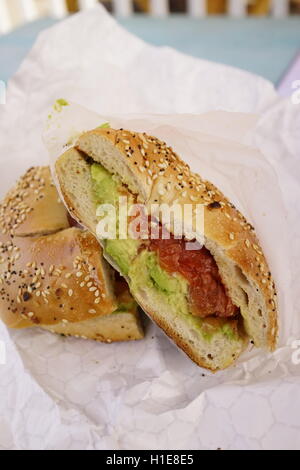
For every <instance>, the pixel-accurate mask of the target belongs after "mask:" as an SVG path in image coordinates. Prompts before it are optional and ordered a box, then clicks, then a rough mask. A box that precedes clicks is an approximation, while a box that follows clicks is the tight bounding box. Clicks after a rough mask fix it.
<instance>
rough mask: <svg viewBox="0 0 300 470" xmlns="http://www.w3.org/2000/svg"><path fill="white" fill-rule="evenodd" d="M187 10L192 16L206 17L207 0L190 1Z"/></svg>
mask: <svg viewBox="0 0 300 470" xmlns="http://www.w3.org/2000/svg"><path fill="white" fill-rule="evenodd" d="M187 10H188V13H189V15H191V16H197V17H199V16H205V15H206V13H207V10H206V0H188V2H187Z"/></svg>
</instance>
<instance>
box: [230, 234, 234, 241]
mask: <svg viewBox="0 0 300 470" xmlns="http://www.w3.org/2000/svg"><path fill="white" fill-rule="evenodd" d="M229 238H230V240H234V233H232V232H231V233H230V234H229Z"/></svg>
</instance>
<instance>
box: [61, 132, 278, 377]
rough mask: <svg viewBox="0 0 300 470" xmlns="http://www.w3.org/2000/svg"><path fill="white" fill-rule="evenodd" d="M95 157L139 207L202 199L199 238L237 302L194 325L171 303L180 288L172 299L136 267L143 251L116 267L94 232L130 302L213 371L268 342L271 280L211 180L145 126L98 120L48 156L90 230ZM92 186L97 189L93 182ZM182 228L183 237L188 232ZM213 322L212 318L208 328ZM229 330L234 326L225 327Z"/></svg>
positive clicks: (271, 335)
mask: <svg viewBox="0 0 300 470" xmlns="http://www.w3.org/2000/svg"><path fill="white" fill-rule="evenodd" d="M95 163H96V164H97V165H98V166H99V168H100V169H102V168H103V169H104V171H106V172H107V173H108V174H109V175H110V176H112V179H113V181H115V182H116V184H117V185H118V187H120V188H121V189H122V194H124V193H125V194H128V196H129V197H131V198H132V197H133V198H135V199H136V200H138V202H139V203H143V204H145V205H146V207H147V208H150V206H151V204H154V203H160V204H162V203H167V204H169V205H172V204H173V203H174V202H176V204H179V205H181V206H183V205H184V204H191V203H192V204H201V205H202V206H204V222H205V233H204V235H205V240H204V246H205V248H206V250H208V252H209V253H210V255H211V256H212V257H213V259H214V261H215V263H216V265H217V269H218V272H219V275H220V278H221V280H222V283H223V286H224V288H225V289H226V292H227V294H228V296H229V298H230V299H231V301H232V303H233V304H234V305H235V307H236V308H238V309H239V316H238V324H235V325H233V324H232V320H231V319H230V318H228V319H222V321H221V320H220V319H219V318H217V319H216V318H215V315H212V318H204V319H201V321H200V320H199V319H197V321H198V323H199V325H200V326H199V325H198V324H197V325H196V320H195V317H194V315H193V314H192V312H191V311H188V312H187V311H185V314H181V313H180V314H179V313H178V306H177V305H176V304H177V301H181V300H182V297H183V296H184V295H186V296H188V295H189V294H188V292H185V293H182V295H181V298H180V299H179V297H178V296H177V292H176V289H175V291H174V294H173V295H170V296H168V297H167V296H166V295H165V296H164V295H162V293H161V292H158V291H157V289H156V287H157V286H155V285H151V283H150V282H149V277H147V275H144V273H145V272H146V271H147V269H148V267H147V263H148V264H149V262H148V258H145V259H144V262H143V259H142V258H141V257H142V256H143V254H141V253H140V249H139V250H137V251H136V253H135V254H133V255H132V257H131V259H130V260H129V261H130V263H129V264H130V269H129V271H126V272H124V268H123V266H122V263H121V262H120V257H119V256H114V255H113V256H112V252H111V250H109V249H108V245H107V241H105V240H102V245H103V247H104V255H105V257H106V258H107V259H108V260H109V261H110V263H111V264H112V265H113V266H114V267H115V268H116V269H118V270H119V271H120V272H121V273H122V274H123V275H125V277H126V280H127V281H128V283H129V286H130V289H131V292H132V294H133V296H134V297H135V299H136V300H137V302H138V303H139V304H140V305H141V306H142V307H143V309H144V310H145V311H146V312H147V313H148V314H149V316H150V317H151V318H152V319H153V320H154V321H155V322H156V323H157V324H158V325H159V326H160V327H161V328H162V329H163V330H164V331H165V332H166V333H167V335H168V336H169V337H171V338H172V339H173V340H174V341H175V343H176V344H177V345H178V346H179V347H180V348H181V349H183V350H184V351H185V352H186V353H187V354H188V355H189V357H190V358H191V359H192V360H194V361H195V362H196V363H197V364H198V365H200V366H203V367H205V368H208V369H211V370H213V371H216V370H219V369H224V368H226V367H228V366H229V365H231V364H232V363H233V362H234V361H235V360H236V358H237V357H238V356H239V355H240V354H241V352H242V351H243V350H244V348H245V347H246V346H247V344H248V343H249V341H250V340H251V341H252V342H254V344H255V345H256V346H257V347H259V348H264V349H267V350H271V351H272V350H274V349H275V347H276V341H277V334H278V326H277V301H276V295H277V294H276V289H275V284H274V281H273V279H272V276H271V273H270V270H269V267H268V264H267V261H266V259H265V256H264V254H263V251H262V248H261V247H260V244H259V241H258V239H257V236H256V234H255V231H254V228H253V227H252V226H251V224H249V223H248V222H247V220H246V219H245V217H244V216H243V215H242V214H241V213H240V212H239V211H238V210H237V209H236V208H235V207H234V206H233V204H231V203H230V201H228V199H226V197H225V196H224V195H223V194H222V193H221V192H220V191H219V190H218V189H217V188H216V187H215V186H214V185H213V184H211V183H210V182H208V181H204V180H203V179H202V178H201V177H200V176H198V175H196V174H194V173H192V172H191V170H190V168H189V167H188V165H187V164H186V163H184V162H183V161H182V160H181V159H180V158H179V157H178V155H177V154H176V153H175V152H173V150H172V149H171V148H170V147H168V146H167V144H166V143H164V142H162V141H160V140H158V139H157V138H155V137H152V136H148V135H146V134H140V133H135V132H130V131H125V130H123V129H121V130H114V129H101V128H99V129H95V130H92V131H90V132H87V133H84V134H83V135H82V136H81V137H80V138H79V140H78V142H77V144H76V146H75V147H74V148H71V149H69V150H68V151H67V152H65V153H64V154H63V155H62V156H61V157H60V158H58V160H57V162H56V174H57V177H58V181H59V185H60V190H61V193H62V195H63V198H64V201H65V203H66V205H67V207H68V209H69V211H70V213H71V215H72V216H73V217H74V218H76V219H77V220H78V221H79V222H80V223H81V224H83V225H84V226H85V227H87V228H88V229H89V230H90V231H91V232H92V233H93V234H94V235H96V227H97V223H98V221H99V219H98V218H97V216H96V207H97V200H96V199H95V181H94V178H93V176H92V168H93V167H94V166H95ZM97 165H96V166H97ZM101 171H102V170H101ZM98 190H99V191H100V192H101V186H99V187H98ZM193 214H194V212H193ZM194 218H195V215H193V219H194ZM158 222H159V220H157V223H158ZM184 235H186V237H187V239H188V237H189V234H188V233H185V234H184ZM100 241H101V240H100ZM118 243H119V244H120V242H118ZM145 256H146V255H145ZM132 266H137V267H136V270H138V269H139V270H140V271H139V272H140V276H137V277H139V278H140V279H138V280H137V279H136V278H134V276H135V277H136V273H135V274H134V273H133V267H132ZM199 269H200V267H199ZM133 274H134V276H133ZM174 274H175V277H176V275H177V274H176V273H174ZM164 275H165V273H164ZM179 277H180V276H179ZM176 279H177V278H176ZM178 280H179V278H178ZM181 280H182V279H181ZM179 286H180V284H178V287H179ZM214 322H217V324H218V325H219V326H218V328H215V327H214V328H213V334H211V323H212V324H214ZM195 325H196V326H195ZM229 330H230V331H231V333H232V331H233V332H234V334H230V335H229V334H228V331H229ZM207 332H209V333H210V334H209V335H207Z"/></svg>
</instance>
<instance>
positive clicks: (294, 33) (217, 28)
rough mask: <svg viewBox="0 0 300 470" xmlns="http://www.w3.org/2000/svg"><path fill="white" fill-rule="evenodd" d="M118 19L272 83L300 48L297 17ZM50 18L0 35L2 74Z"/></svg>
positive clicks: (160, 41) (156, 39)
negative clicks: (257, 75)
mask: <svg viewBox="0 0 300 470" xmlns="http://www.w3.org/2000/svg"><path fill="white" fill-rule="evenodd" d="M119 22H120V23H121V24H122V25H123V26H124V27H125V28H126V29H127V30H128V31H130V32H131V33H133V34H135V35H137V36H139V37H140V38H142V39H144V40H145V41H147V42H149V43H151V44H154V45H157V46H162V45H168V46H171V47H174V48H175V49H177V50H179V51H181V52H184V53H186V54H189V55H192V56H195V57H200V58H202V59H208V60H213V61H216V62H221V63H224V64H228V65H232V66H235V67H239V68H241V69H244V70H248V71H250V72H253V73H256V74H259V75H261V76H263V77H265V78H267V79H269V80H271V81H272V82H273V83H275V84H278V83H279V81H280V79H281V77H282V76H283V75H284V74H285V72H286V70H287V68H288V67H289V65H290V63H291V62H292V60H293V58H294V57H295V56H296V54H297V52H298V51H299V49H300V17H293V18H288V19H282V20H281V19H278V20H277V19H271V18H261V19H256V18H245V19H242V20H237V19H229V18H224V17H210V18H205V19H196V18H195V19H193V18H189V17H188V16H186V15H171V16H169V17H167V18H163V19H157V18H152V17H149V16H145V15H135V16H132V17H130V18H126V19H125V18H124V19H120V20H119ZM54 23H55V20H54V19H50V18H46V19H43V20H40V21H37V22H34V23H30V24H27V25H25V26H23V27H22V28H19V29H17V30H16V31H14V32H13V33H11V34H8V35H5V36H0V59H1V66H0V80H4V81H7V80H8V79H9V78H10V77H11V76H12V75H13V74H14V73H15V72H16V70H17V69H18V67H19V65H20V63H21V61H22V60H23V58H24V57H25V55H26V54H27V52H28V51H29V50H30V48H31V47H32V45H33V43H34V41H35V39H36V37H37V35H38V33H39V32H40V31H42V30H43V29H45V28H47V27H48V26H51V25H53V24H54Z"/></svg>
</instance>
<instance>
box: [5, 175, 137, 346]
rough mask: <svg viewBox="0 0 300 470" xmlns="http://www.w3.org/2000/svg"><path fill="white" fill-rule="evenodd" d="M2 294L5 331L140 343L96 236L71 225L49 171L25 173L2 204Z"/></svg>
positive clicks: (126, 298)
mask: <svg viewBox="0 0 300 470" xmlns="http://www.w3.org/2000/svg"><path fill="white" fill-rule="evenodd" d="M0 294H1V295H0V316H1V319H2V320H3V321H4V323H5V324H6V325H7V326H8V327H10V328H17V329H20V328H28V327H33V326H34V327H41V328H45V329H48V330H50V331H53V332H57V333H60V334H65V335H74V336H81V337H85V338H89V339H95V340H99V341H106V342H113V341H126V340H128V339H141V338H142V337H143V329H142V325H141V322H140V318H139V313H138V310H137V305H136V304H135V303H134V302H133V298H132V297H131V296H130V294H129V290H128V288H127V287H126V288H124V286H123V287H122V290H121V292H120V293H119V292H118V283H117V282H116V281H115V273H114V272H113V270H112V269H111V267H110V266H109V264H108V263H107V262H106V261H105V259H104V258H103V256H102V250H101V247H100V245H99V243H98V242H97V240H96V239H95V237H93V236H92V235H91V234H90V233H89V232H87V231H85V230H81V229H79V228H77V227H71V226H70V220H69V215H68V213H67V211H66V209H65V207H64V205H63V204H62V202H61V200H60V199H59V196H58V193H57V191H56V188H55V186H54V185H53V183H52V180H51V175H50V170H49V168H48V167H41V168H31V169H30V170H29V171H28V172H27V173H26V175H24V176H23V177H22V178H21V179H20V180H19V181H18V183H17V185H16V187H15V188H13V189H12V190H11V191H10V192H9V193H8V195H7V196H6V198H5V199H4V201H3V202H2V203H1V204H0ZM120 305H130V308H129V309H126V308H125V307H124V308H123V311H119V310H118V309H119V306H120ZM115 312H116V313H115ZM104 316H105V319H104V320H103V321H101V320H102V317H104Z"/></svg>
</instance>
